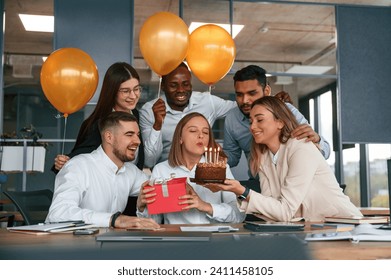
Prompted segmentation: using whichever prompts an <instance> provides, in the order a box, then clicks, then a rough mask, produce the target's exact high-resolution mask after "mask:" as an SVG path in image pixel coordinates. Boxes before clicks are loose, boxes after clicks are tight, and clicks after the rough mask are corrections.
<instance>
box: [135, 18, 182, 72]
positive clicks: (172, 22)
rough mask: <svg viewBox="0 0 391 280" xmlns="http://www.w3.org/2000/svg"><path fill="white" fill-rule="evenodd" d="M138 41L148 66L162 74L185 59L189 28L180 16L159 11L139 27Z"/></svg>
mask: <svg viewBox="0 0 391 280" xmlns="http://www.w3.org/2000/svg"><path fill="white" fill-rule="evenodd" d="M139 43H140V50H141V53H142V55H143V57H144V59H145V61H146V62H147V63H148V65H149V67H151V69H152V70H153V71H154V72H155V73H157V74H158V75H160V76H163V75H166V74H168V73H170V72H171V71H172V70H174V69H175V68H176V67H177V66H178V65H179V64H180V63H181V62H182V61H183V60H184V59H185V57H186V53H187V48H188V45H189V30H188V28H187V25H186V24H185V22H184V21H183V20H182V19H181V18H180V17H178V16H176V15H174V14H172V13H168V12H159V13H156V14H154V15H152V16H150V17H149V18H148V19H147V20H146V21H145V23H144V24H143V26H142V27H141V30H140V38H139Z"/></svg>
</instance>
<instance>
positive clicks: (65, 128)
mask: <svg viewBox="0 0 391 280" xmlns="http://www.w3.org/2000/svg"><path fill="white" fill-rule="evenodd" d="M67 120H68V117H67V116H65V117H64V137H63V141H62V150H61V154H62V155H63V154H64V146H65V135H66V133H67Z"/></svg>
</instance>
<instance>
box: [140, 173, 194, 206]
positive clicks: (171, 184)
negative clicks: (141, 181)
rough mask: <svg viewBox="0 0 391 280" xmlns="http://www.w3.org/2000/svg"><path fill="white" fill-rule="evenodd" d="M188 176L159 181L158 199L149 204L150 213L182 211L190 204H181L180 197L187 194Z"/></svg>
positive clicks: (156, 184)
mask: <svg viewBox="0 0 391 280" xmlns="http://www.w3.org/2000/svg"><path fill="white" fill-rule="evenodd" d="M186 181H187V178H186V177H184V178H173V179H169V180H164V181H163V182H162V183H160V182H159V183H157V182H156V181H155V184H154V185H153V187H154V188H155V193H156V196H155V198H156V200H155V201H154V202H152V203H149V204H148V205H147V207H148V213H149V214H162V213H170V212H180V211H182V208H183V207H185V206H187V205H188V204H181V205H179V204H178V203H179V202H180V199H179V197H180V196H183V195H185V194H186Z"/></svg>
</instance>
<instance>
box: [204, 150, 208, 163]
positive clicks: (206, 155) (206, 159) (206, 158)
mask: <svg viewBox="0 0 391 280" xmlns="http://www.w3.org/2000/svg"><path fill="white" fill-rule="evenodd" d="M204 151H205V162H208V147H204Z"/></svg>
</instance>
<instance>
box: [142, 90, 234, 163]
mask: <svg viewBox="0 0 391 280" xmlns="http://www.w3.org/2000/svg"><path fill="white" fill-rule="evenodd" d="M161 98H162V99H163V101H164V102H165V104H166V110H167V114H166V117H165V118H164V121H163V126H162V128H161V130H160V131H156V130H154V129H153V124H154V123H155V116H154V114H153V111H152V106H153V104H155V102H156V100H157V99H154V100H152V101H149V102H147V103H145V104H144V106H143V107H142V108H141V109H140V129H141V134H142V138H143V141H144V152H145V165H146V166H148V167H153V166H154V165H155V164H156V163H159V162H162V161H164V160H167V159H168V153H169V151H170V148H171V142H172V136H173V134H174V130H175V127H176V125H177V124H178V122H179V121H180V120H181V119H182V118H183V116H185V115H187V114H189V113H192V112H198V113H201V114H203V115H204V116H205V118H206V119H207V120H208V122H209V124H210V125H211V126H213V124H214V122H215V121H216V119H218V118H221V117H225V115H226V114H227V113H228V111H229V110H231V109H232V108H234V107H236V106H237V105H236V102H235V101H230V100H224V99H222V98H220V97H217V96H214V95H211V94H210V93H209V92H196V91H193V93H192V95H191V97H190V100H189V105H188V106H187V107H186V108H185V109H184V110H183V112H182V111H175V110H173V109H171V107H170V106H169V105H168V104H167V99H166V96H165V95H163V96H162V97H161Z"/></svg>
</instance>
